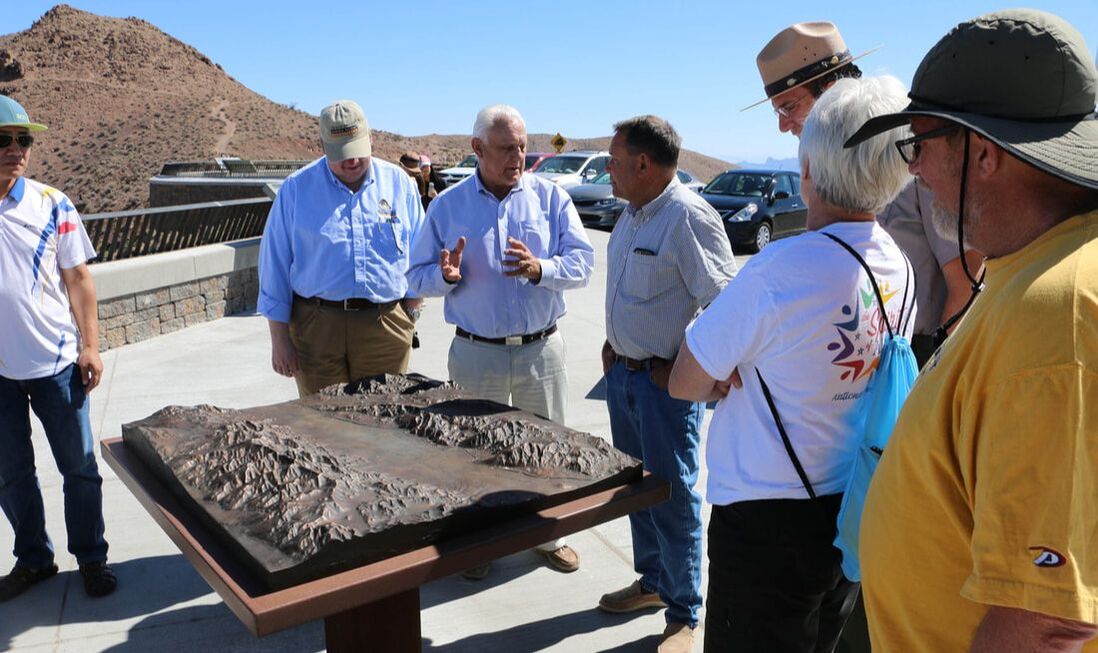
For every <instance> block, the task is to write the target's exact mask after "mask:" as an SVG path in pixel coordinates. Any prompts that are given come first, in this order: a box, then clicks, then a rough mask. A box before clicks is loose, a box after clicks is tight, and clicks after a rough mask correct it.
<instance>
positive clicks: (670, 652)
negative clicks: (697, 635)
mask: <svg viewBox="0 0 1098 653" xmlns="http://www.w3.org/2000/svg"><path fill="white" fill-rule="evenodd" d="M694 630H695V629H694V628H691V627H690V626H687V625H686V624H676V623H670V624H667V628H664V629H663V639H661V640H660V647H659V648H657V649H656V651H657V653H694Z"/></svg>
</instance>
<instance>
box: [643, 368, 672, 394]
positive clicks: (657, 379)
mask: <svg viewBox="0 0 1098 653" xmlns="http://www.w3.org/2000/svg"><path fill="white" fill-rule="evenodd" d="M673 368H674V365H672V364H671V363H670V361H669V362H668V363H667V364H666V365H664V366H663V367H653V368H652V369H651V370H650V371H649V372H648V378H649V379H651V380H652V383H653V384H654V385H655V386H656V387H657V388H659V389H660V390H666V389H667V385H668V383H669V382H670V380H671V370H672V369H673Z"/></svg>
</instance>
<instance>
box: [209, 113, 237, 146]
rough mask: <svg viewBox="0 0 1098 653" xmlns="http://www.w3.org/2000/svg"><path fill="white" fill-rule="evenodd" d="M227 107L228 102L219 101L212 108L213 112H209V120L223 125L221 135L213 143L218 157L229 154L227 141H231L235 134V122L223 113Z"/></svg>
mask: <svg viewBox="0 0 1098 653" xmlns="http://www.w3.org/2000/svg"><path fill="white" fill-rule="evenodd" d="M228 106H229V101H228V100H221V101H220V102H218V103H217V106H215V107H214V108H213V111H211V112H210V117H211V118H214V119H215V120H220V121H221V122H223V123H225V127H224V128H223V129H222V130H221V135H220V136H218V137H217V141H216V142H215V143H214V152H217V154H218V155H225V154H230V152H229V141H231V140H232V138H233V136H234V135H235V134H236V121H235V120H232V119H231V118H229V116H228V115H226V113H225V109H226V108H227V107H228Z"/></svg>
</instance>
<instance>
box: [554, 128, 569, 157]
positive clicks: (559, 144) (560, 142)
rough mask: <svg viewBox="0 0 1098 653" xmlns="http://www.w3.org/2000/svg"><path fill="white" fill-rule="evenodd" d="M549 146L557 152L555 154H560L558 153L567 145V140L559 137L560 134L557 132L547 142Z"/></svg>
mask: <svg viewBox="0 0 1098 653" xmlns="http://www.w3.org/2000/svg"><path fill="white" fill-rule="evenodd" d="M549 144H550V145H552V146H553V149H555V150H556V151H557V154H560V151H561V150H563V149H564V146H565V145H567V144H568V139H567V138H565V137H563V136H561V135H560V132H557V133H556V135H554V136H553V138H552V139H551V140H550V141H549Z"/></svg>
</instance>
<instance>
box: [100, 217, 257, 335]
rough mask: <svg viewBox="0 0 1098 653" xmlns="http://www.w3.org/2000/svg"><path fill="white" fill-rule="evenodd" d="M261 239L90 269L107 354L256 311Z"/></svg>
mask: <svg viewBox="0 0 1098 653" xmlns="http://www.w3.org/2000/svg"><path fill="white" fill-rule="evenodd" d="M258 249H259V239H258V238H254V239H250V240H247V241H239V242H237V243H226V244H222V245H210V246H207V247H196V248H194V249H191V250H182V251H179V252H167V253H165V254H155V255H152V256H143V257H140V258H136V259H127V260H125V261H115V262H110V263H99V264H93V265H92V266H91V270H92V275H93V277H94V278H95V280H96V288H97V290H98V291H99V349H100V351H104V350H107V349H112V348H114V347H120V346H122V345H126V344H132V343H135V342H140V341H142V340H148V339H149V338H152V337H155V336H158V335H161V334H163V333H171V332H173V331H178V330H179V329H183V328H186V327H189V326H193V325H195V324H199V323H201V322H207V321H209V320H216V319H218V318H220V317H224V316H226V315H231V314H233V313H243V312H251V311H254V310H255V306H256V298H257V297H258V295H259V276H258V273H257V270H258V268H257V266H256V263H257V258H258Z"/></svg>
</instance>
